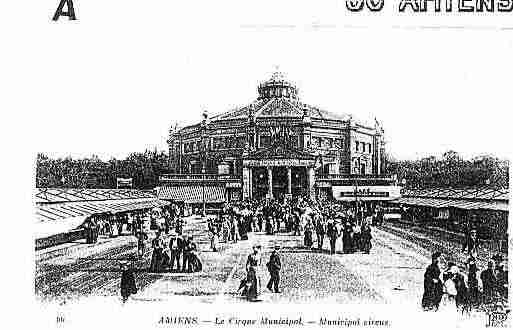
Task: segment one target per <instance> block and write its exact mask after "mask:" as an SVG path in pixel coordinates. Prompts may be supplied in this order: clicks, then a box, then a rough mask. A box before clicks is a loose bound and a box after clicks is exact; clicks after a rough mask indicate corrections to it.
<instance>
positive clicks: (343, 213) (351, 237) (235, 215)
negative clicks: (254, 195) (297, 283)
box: [208, 197, 375, 254]
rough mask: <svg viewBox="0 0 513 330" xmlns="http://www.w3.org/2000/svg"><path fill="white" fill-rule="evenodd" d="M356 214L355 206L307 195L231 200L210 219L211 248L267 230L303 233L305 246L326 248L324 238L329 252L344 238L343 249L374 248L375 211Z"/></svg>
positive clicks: (294, 233) (319, 248)
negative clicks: (323, 200) (271, 198)
mask: <svg viewBox="0 0 513 330" xmlns="http://www.w3.org/2000/svg"><path fill="white" fill-rule="evenodd" d="M359 215H360V217H357V216H356V215H355V212H354V211H353V209H352V207H349V206H344V205H341V204H334V203H327V202H318V201H312V200H310V199H308V198H301V197H299V198H294V199H284V200H283V201H282V202H279V201H277V200H250V201H244V202H233V203H228V204H227V205H226V206H225V208H224V209H223V210H222V211H221V213H220V214H219V216H218V217H217V219H210V220H209V222H208V230H209V236H210V240H211V249H212V250H213V251H217V243H218V242H220V241H223V242H232V243H236V242H237V241H238V240H245V239H247V235H248V233H249V232H265V234H267V235H274V234H276V233H280V232H282V233H283V232H285V233H290V234H292V235H303V236H304V240H303V243H304V246H305V247H306V248H308V249H314V240H316V241H317V244H316V248H317V249H318V250H320V251H321V250H323V248H324V241H325V238H326V237H327V239H328V240H329V247H330V252H331V253H332V254H333V253H335V252H336V243H337V240H338V238H339V237H341V239H342V246H343V252H344V253H355V252H358V251H362V252H364V253H369V252H370V251H371V248H372V244H371V240H372V233H371V224H372V223H373V217H374V216H375V213H373V212H371V211H366V212H363V211H362V213H360V214H359Z"/></svg>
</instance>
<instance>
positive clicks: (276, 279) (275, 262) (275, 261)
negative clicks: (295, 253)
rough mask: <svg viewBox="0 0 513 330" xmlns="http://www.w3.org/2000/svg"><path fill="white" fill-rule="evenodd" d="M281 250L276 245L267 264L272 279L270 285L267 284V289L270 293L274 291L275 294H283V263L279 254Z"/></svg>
mask: <svg viewBox="0 0 513 330" xmlns="http://www.w3.org/2000/svg"><path fill="white" fill-rule="evenodd" d="M279 249H280V246H279V245H275V246H274V249H273V251H272V252H271V255H270V256H269V261H268V262H267V270H268V271H269V275H270V277H271V278H270V279H269V283H267V289H269V291H273V289H274V292H275V293H281V291H280V270H281V261H280V255H279V254H278V250H279Z"/></svg>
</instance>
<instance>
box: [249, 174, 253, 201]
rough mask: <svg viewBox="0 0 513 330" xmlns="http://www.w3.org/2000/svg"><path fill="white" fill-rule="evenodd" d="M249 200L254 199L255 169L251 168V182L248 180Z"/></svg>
mask: <svg viewBox="0 0 513 330" xmlns="http://www.w3.org/2000/svg"><path fill="white" fill-rule="evenodd" d="M248 190H249V193H248V195H249V198H253V168H252V167H250V168H249V180H248Z"/></svg>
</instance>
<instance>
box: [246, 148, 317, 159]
mask: <svg viewBox="0 0 513 330" xmlns="http://www.w3.org/2000/svg"><path fill="white" fill-rule="evenodd" d="M315 157H316V156H315V155H313V154H310V153H308V152H305V151H301V150H298V149H295V148H292V147H288V146H286V145H273V146H271V147H269V148H266V149H262V150H257V151H253V152H252V153H250V154H248V155H247V156H244V159H291V158H293V159H306V160H314V159H315Z"/></svg>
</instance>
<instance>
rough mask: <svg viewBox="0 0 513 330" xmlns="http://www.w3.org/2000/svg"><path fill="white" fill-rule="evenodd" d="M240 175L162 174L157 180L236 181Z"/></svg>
mask: <svg viewBox="0 0 513 330" xmlns="http://www.w3.org/2000/svg"><path fill="white" fill-rule="evenodd" d="M240 179H241V177H240V176H236V175H230V174H164V175H161V176H160V178H159V180H160V181H161V182H166V181H203V180H205V181H236V180H240Z"/></svg>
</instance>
